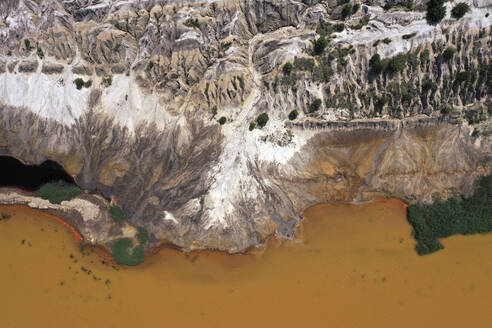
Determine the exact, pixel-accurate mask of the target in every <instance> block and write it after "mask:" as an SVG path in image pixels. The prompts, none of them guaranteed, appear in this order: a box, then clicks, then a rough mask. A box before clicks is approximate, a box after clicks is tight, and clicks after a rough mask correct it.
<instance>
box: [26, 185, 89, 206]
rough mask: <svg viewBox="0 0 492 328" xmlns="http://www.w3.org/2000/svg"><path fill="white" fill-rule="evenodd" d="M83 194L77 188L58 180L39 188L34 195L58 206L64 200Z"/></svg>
mask: <svg viewBox="0 0 492 328" xmlns="http://www.w3.org/2000/svg"><path fill="white" fill-rule="evenodd" d="M82 192H83V190H82V189H80V188H79V187H77V186H75V185H73V184H69V183H67V182H65V181H62V180H59V181H55V182H49V183H47V184H44V185H43V186H41V188H39V189H38V190H37V191H36V193H35V195H36V196H38V197H41V198H43V199H47V200H48V201H49V202H50V203H52V204H60V203H61V202H62V201H64V200H71V199H73V198H75V197H77V196H78V195H80V194H81V193H82Z"/></svg>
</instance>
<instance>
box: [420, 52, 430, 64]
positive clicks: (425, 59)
mask: <svg viewBox="0 0 492 328" xmlns="http://www.w3.org/2000/svg"><path fill="white" fill-rule="evenodd" d="M429 60H430V51H429V49H425V50H424V51H422V52H421V53H420V61H421V62H422V63H427V62H428V61H429Z"/></svg>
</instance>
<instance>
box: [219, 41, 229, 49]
mask: <svg viewBox="0 0 492 328" xmlns="http://www.w3.org/2000/svg"><path fill="white" fill-rule="evenodd" d="M231 46H232V42H222V43H221V44H220V47H221V48H222V50H223V51H227V50H229V48H230V47H231Z"/></svg>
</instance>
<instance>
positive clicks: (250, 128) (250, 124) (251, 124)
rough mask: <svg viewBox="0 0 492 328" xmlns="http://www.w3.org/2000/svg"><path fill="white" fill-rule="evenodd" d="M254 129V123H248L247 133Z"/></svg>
mask: <svg viewBox="0 0 492 328" xmlns="http://www.w3.org/2000/svg"><path fill="white" fill-rule="evenodd" d="M255 128H256V123H255V122H250V123H249V131H253V130H254V129H255Z"/></svg>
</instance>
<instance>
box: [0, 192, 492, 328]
mask: <svg viewBox="0 0 492 328" xmlns="http://www.w3.org/2000/svg"><path fill="white" fill-rule="evenodd" d="M0 212H2V213H6V214H10V215H12V216H11V217H10V219H7V220H3V221H0V247H1V248H2V249H3V250H4V251H3V252H2V253H1V255H0V260H1V262H2V265H3V270H1V271H0V275H1V277H0V278H1V279H0V288H1V290H2V291H3V295H4V297H2V298H1V300H0V314H1V316H0V326H2V327H15V326H20V327H30V326H51V327H66V326H71V327H89V326H90V327H129V326H135V325H139V326H142V325H150V324H153V325H155V323H156V322H158V323H162V325H165V326H200V327H226V326H228V327H230V326H231V325H234V326H236V327H251V326H283V327H294V326H295V327H299V326H311V327H313V326H338V327H362V326H363V327H394V326H398V327H415V326H418V325H421V326H430V325H431V324H432V323H435V322H436V320H438V321H439V324H440V325H442V326H446V327H464V326H466V325H475V326H484V325H485V323H486V322H489V321H490V319H492V315H491V314H490V311H489V310H488V309H490V306H491V305H492V301H491V299H490V294H491V293H492V284H491V283H490V280H489V276H490V272H491V270H492V262H491V261H490V260H489V259H490V256H489V254H490V251H491V250H492V235H490V234H489V235H474V236H466V237H463V236H456V237H452V238H449V239H446V240H444V241H443V242H444V244H445V245H446V249H445V250H444V251H441V252H438V253H435V254H433V255H430V256H424V257H419V256H417V255H416V253H415V251H414V241H413V238H412V237H411V228H410V226H409V225H408V223H407V222H406V218H405V213H406V209H405V206H404V205H403V204H402V203H400V202H398V201H396V200H390V201H379V202H373V203H368V204H365V205H357V206H354V205H337V204H324V205H317V206H314V207H312V208H309V209H308V210H307V211H306V212H305V218H306V219H305V220H304V221H303V223H302V226H301V227H300V229H299V230H298V232H297V236H296V239H294V240H292V241H283V242H279V241H275V240H272V241H270V242H269V243H268V247H267V248H265V249H263V250H257V251H255V252H252V253H249V254H247V255H225V254H223V253H214V252H199V253H181V252H179V251H175V250H171V249H163V250H161V251H160V252H158V253H157V254H155V255H151V256H149V257H148V258H147V260H146V261H145V262H144V263H143V264H142V265H139V266H137V267H134V268H114V267H112V265H111V264H109V262H108V260H107V258H105V257H104V255H103V254H96V253H97V252H95V251H93V250H85V251H83V252H82V253H81V251H80V250H79V249H78V247H77V245H76V243H75V242H74V241H73V236H72V234H71V232H70V231H68V230H67V229H65V228H63V227H62V226H61V225H60V224H59V223H58V222H56V221H54V220H52V219H50V218H48V217H47V216H46V214H43V213H42V212H39V211H34V210H31V209H28V208H25V207H24V208H15V209H12V208H7V207H2V208H0ZM245 309H248V310H247V311H245Z"/></svg>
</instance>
